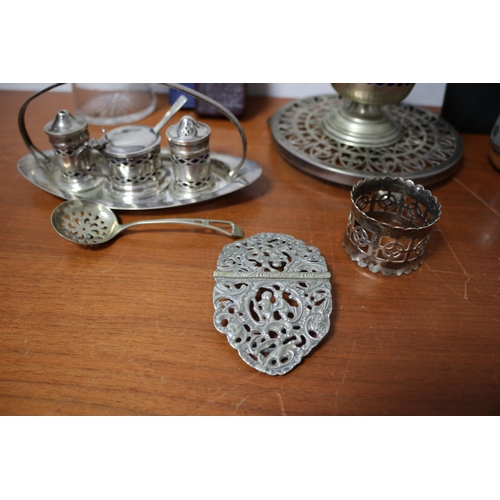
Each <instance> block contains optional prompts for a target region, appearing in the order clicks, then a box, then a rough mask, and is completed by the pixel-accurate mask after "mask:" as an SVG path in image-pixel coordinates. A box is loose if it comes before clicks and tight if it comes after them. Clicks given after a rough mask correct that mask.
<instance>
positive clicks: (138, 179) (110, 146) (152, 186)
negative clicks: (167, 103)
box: [18, 83, 260, 209]
mask: <svg viewBox="0 0 500 500" xmlns="http://www.w3.org/2000/svg"><path fill="white" fill-rule="evenodd" d="M60 85H64V84H61V83H58V84H54V85H51V86H49V87H47V88H45V89H43V90H42V91H40V92H38V93H36V94H35V95H33V96H31V97H30V98H29V99H28V100H27V101H26V102H25V103H24V104H23V105H22V106H21V109H20V111H19V114H18V126H19V132H20V133H21V137H22V139H23V141H24V143H25V144H26V147H27V148H28V150H29V152H30V154H31V156H32V161H26V157H24V158H22V159H21V160H20V162H19V164H18V167H19V170H20V171H21V173H22V174H23V175H24V176H25V177H26V178H28V179H29V180H30V181H32V182H34V183H35V184H36V185H38V186H40V187H42V188H43V189H46V190H48V191H50V192H53V193H54V194H57V195H62V197H65V198H67V199H73V198H89V197H90V198H93V197H94V196H95V190H94V189H93V188H94V186H91V185H89V184H88V185H86V186H77V187H78V189H74V188H75V185H74V184H68V183H66V185H63V184H64V183H63V182H61V176H60V175H59V176H58V175H57V174H54V163H57V162H54V155H53V154H52V155H51V154H48V153H45V152H43V151H41V150H40V149H39V148H37V147H36V146H35V145H34V144H33V142H32V140H31V138H30V136H29V134H28V130H27V127H26V122H25V116H26V110H27V108H28V106H29V104H30V103H31V102H32V101H33V100H34V99H36V98H37V97H39V96H41V95H42V94H44V93H45V92H48V91H50V90H52V89H54V88H56V87H58V86H60ZM162 85H165V86H167V87H170V88H172V89H175V90H178V91H180V92H182V93H185V94H187V95H190V96H192V97H195V98H196V99H200V100H202V101H203V102H205V103H206V104H208V105H210V106H213V107H214V108H216V109H217V110H218V111H219V112H220V113H222V115H224V116H225V117H226V118H228V119H229V120H230V121H231V123H232V124H233V125H234V126H235V127H236V129H237V131H238V133H239V135H240V139H241V146H242V155H241V157H240V158H239V159H238V161H236V162H235V161H233V158H234V157H231V159H230V160H228V161H224V160H219V161H218V159H217V156H216V155H214V156H215V158H214V159H215V161H214V165H213V167H214V168H213V170H214V172H213V175H212V173H211V175H210V183H209V184H210V185H207V186H206V189H203V190H201V189H200V190H198V189H193V190H189V192H183V193H174V192H171V190H169V189H167V188H168V186H169V184H171V181H172V179H173V176H172V168H170V169H168V170H167V168H165V163H164V161H163V156H164V155H163V153H162V149H161V144H160V141H161V137H160V135H159V131H160V129H161V127H162V126H164V125H165V124H166V121H168V119H169V117H168V113H167V115H166V117H165V119H164V120H162V121H161V122H160V123H159V124H158V125H157V126H156V127H154V128H150V127H145V126H141V125H136V126H125V127H121V128H120V129H115V130H112V131H111V132H109V134H108V135H106V133H105V134H104V136H103V137H102V138H101V139H90V140H88V141H87V140H85V142H84V144H83V145H82V146H81V147H80V148H79V149H78V151H77V153H76V157H75V162H74V166H76V165H78V161H77V159H78V154H80V155H82V154H83V153H85V152H86V151H87V150H90V151H92V153H96V154H97V156H102V157H104V159H102V158H101V161H99V159H95V158H92V160H93V162H92V164H88V165H85V168H84V173H86V174H87V173H88V174H89V175H95V176H96V177H100V178H102V177H105V178H106V179H107V182H103V183H102V186H103V191H108V192H107V193H101V192H100V190H99V188H100V186H99V187H97V186H95V187H96V188H97V190H98V191H99V199H98V200H97V201H101V202H102V203H104V204H106V205H107V206H109V205H111V207H112V208H121V209H149V208H166V207H168V206H175V205H182V204H187V203H196V202H198V201H205V200H207V199H212V198H214V197H218V196H222V195H223V194H226V193H228V192H232V191H234V190H236V189H239V188H241V187H244V186H246V185H248V184H249V182H253V180H255V178H256V177H255V176H254V175H253V174H255V173H256V172H257V170H259V171H260V167H258V166H257V168H253V167H254V166H256V164H255V163H253V162H249V161H248V162H247V159H246V151H247V139H246V134H245V132H244V130H243V127H242V126H241V124H240V122H239V121H238V119H237V118H236V117H235V116H234V114H233V113H232V112H231V111H229V110H228V109H227V108H226V107H224V106H223V105H222V104H220V103H218V102H217V101H215V100H214V99H211V98H210V97H208V96H205V95H203V94H202V93H200V92H197V91H196V90H194V89H190V88H188V87H185V86H183V85H180V84H176V83H164V84H162ZM182 99H184V97H182ZM177 102H179V100H178V101H177ZM176 104H177V103H176ZM176 104H174V106H173V108H175V106H176ZM181 104H182V103H181ZM173 108H172V109H173ZM176 110H177V109H176ZM144 130H146V132H150V134H149V136H150V137H146V138H145V140H144V141H143V140H142V139H143V138H144V137H143V136H144V133H143V132H144ZM132 136H134V137H132ZM138 137H139V139H140V140H136V139H137V138H138ZM130 138H132V140H131V141H129V143H126V139H130ZM131 145H132V146H134V148H132V149H130V146H131ZM135 146H137V147H135ZM169 156H170V159H171V158H172V153H170V154H169ZM222 157H224V158H225V159H228V158H230V157H229V156H227V155H223V154H219V158H222ZM89 158H90V156H89ZM104 160H106V161H104ZM33 165H36V166H37V167H38V169H37V168H36V167H35V168H32V166H33ZM211 166H212V164H211ZM244 167H247V168H246V173H243V175H241V176H240V175H239V174H240V170H242V171H244V170H245V168H244ZM109 170H110V171H111V172H109ZM250 171H252V172H250ZM259 175H260V173H259ZM221 177H222V179H221ZM257 177H258V176H257ZM250 179H251V180H250ZM87 188H88V189H87ZM204 188H205V186H204ZM92 191H94V192H92ZM201 191H203V193H202V192H201ZM165 193H168V195H166V194H165Z"/></svg>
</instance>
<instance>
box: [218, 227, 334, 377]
mask: <svg viewBox="0 0 500 500" xmlns="http://www.w3.org/2000/svg"><path fill="white" fill-rule="evenodd" d="M214 278H215V282H216V283H215V287H214V292H213V304H214V309H215V312H214V325H215V328H216V329H217V330H218V331H219V332H221V333H223V334H224V335H226V337H227V341H228V342H229V344H230V345H231V347H233V348H234V349H236V350H237V351H238V354H239V355H240V357H241V358H242V359H243V361H244V362H245V363H247V364H248V365H250V366H251V367H253V368H255V369H256V370H258V371H260V372H262V373H266V374H268V375H284V374H286V373H288V372H289V371H290V370H292V369H293V368H294V367H295V366H297V365H298V364H299V363H300V362H301V361H302V359H303V357H304V356H306V355H307V354H309V353H310V352H311V351H312V349H314V348H315V347H316V346H317V345H318V344H319V343H320V342H321V340H322V339H323V338H324V337H325V336H326V334H327V333H328V331H329V328H330V314H331V312H332V294H331V284H330V278H331V275H330V273H329V272H328V269H327V266H326V262H325V259H324V257H323V256H322V255H321V253H320V252H319V250H318V249H317V248H316V247H313V246H308V245H307V244H306V243H305V242H303V241H301V240H298V239H296V238H294V237H292V236H289V235H285V234H276V233H260V234H256V235H254V236H251V237H250V238H247V239H244V240H240V241H238V242H235V243H231V244H229V245H226V246H225V247H224V248H223V250H222V253H221V254H220V255H219V258H218V261H217V269H216V271H215V272H214Z"/></svg>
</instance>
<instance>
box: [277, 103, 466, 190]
mask: <svg viewBox="0 0 500 500" xmlns="http://www.w3.org/2000/svg"><path fill="white" fill-rule="evenodd" d="M343 102H344V100H343V99H342V98H340V97H339V96H337V95H334V94H332V95H322V96H315V97H308V98H306V99H301V100H297V101H292V102H290V103H288V104H286V105H285V106H283V107H282V108H281V109H279V110H278V111H277V112H276V113H275V115H274V116H273V117H272V118H271V120H270V127H271V133H272V136H273V139H274V141H275V145H276V147H277V149H278V151H279V153H280V154H281V155H282V156H283V158H284V159H285V160H287V161H288V162H289V163H291V164H292V165H293V166H295V167H297V168H299V169H300V170H303V171H305V172H307V173H308V174H310V175H313V176H316V177H319V178H322V179H326V180H328V181H332V182H336V183H339V184H344V185H348V186H352V185H354V184H356V183H357V182H358V181H360V180H362V179H365V178H373V177H380V176H387V175H389V176H391V177H402V178H404V179H412V180H414V181H419V182H421V183H424V184H426V185H427V184H430V183H433V182H437V181H440V180H442V179H444V178H446V177H447V176H448V175H450V174H451V173H452V168H453V167H454V166H455V165H456V163H457V162H458V160H459V159H460V157H461V156H462V151H463V146H462V140H461V138H460V136H459V135H458V133H457V132H456V130H455V129H454V128H453V127H452V126H451V125H449V124H448V123H447V122H445V121H444V120H442V119H441V118H439V117H438V116H437V115H435V114H433V113H431V112H429V111H426V110H423V109H421V108H418V107H414V106H411V105H409V104H398V105H391V106H387V107H386V108H385V109H386V112H387V113H388V114H389V115H390V116H391V117H392V118H393V119H394V120H395V121H396V122H398V123H400V124H401V126H402V129H403V135H402V138H401V140H400V141H399V142H397V143H396V144H394V145H392V146H388V147H382V148H370V147H356V146H349V145H346V144H342V143H340V142H338V141H336V140H334V139H332V138H331V137H329V136H328V135H327V134H325V132H324V131H323V130H322V123H323V120H324V118H325V116H326V115H327V114H328V113H330V112H331V111H332V109H334V108H338V107H339V106H341V105H342V104H343Z"/></svg>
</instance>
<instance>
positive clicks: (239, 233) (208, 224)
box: [120, 219, 244, 238]
mask: <svg viewBox="0 0 500 500" xmlns="http://www.w3.org/2000/svg"><path fill="white" fill-rule="evenodd" d="M140 224H188V225H190V226H199V227H205V228H210V229H213V230H214V231H218V232H219V233H222V234H225V235H226V236H230V237H231V238H243V235H244V233H243V230H242V229H241V228H240V227H239V226H237V225H236V224H235V223H234V222H231V221H230V220H217V219H152V220H141V221H136V222H130V223H129V224H124V225H122V226H120V231H123V230H124V229H128V228H129V227H132V226H138V225H140ZM217 224H220V225H225V226H230V228H231V230H230V231H227V230H225V229H223V228H222V227H220V226H219V225H217Z"/></svg>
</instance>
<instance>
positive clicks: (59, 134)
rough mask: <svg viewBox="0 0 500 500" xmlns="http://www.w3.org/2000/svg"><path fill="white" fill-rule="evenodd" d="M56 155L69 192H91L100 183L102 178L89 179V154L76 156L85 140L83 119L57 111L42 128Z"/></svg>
mask: <svg viewBox="0 0 500 500" xmlns="http://www.w3.org/2000/svg"><path fill="white" fill-rule="evenodd" d="M44 129H45V133H46V134H47V135H48V138H49V142H50V144H51V145H52V148H53V149H54V153H55V159H56V161H57V164H58V166H59V169H60V171H61V177H62V180H63V182H64V183H67V184H68V188H69V189H71V190H72V191H82V190H85V189H91V188H93V187H96V186H97V185H99V184H101V183H102V182H103V179H102V178H99V177H94V176H92V175H89V174H88V173H87V172H88V171H90V169H91V168H92V156H91V152H90V151H83V152H81V153H80V152H79V151H78V150H79V149H80V148H81V147H82V146H84V145H85V144H86V143H87V141H88V139H89V133H88V129H87V122H86V121H85V119H84V118H82V117H80V116H78V117H74V116H73V115H72V114H71V113H70V112H69V111H66V110H65V109H63V110H61V111H58V113H57V115H56V117H55V119H54V120H53V121H51V122H49V123H47V125H45V127H44Z"/></svg>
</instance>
